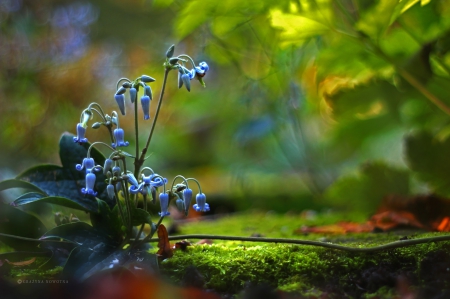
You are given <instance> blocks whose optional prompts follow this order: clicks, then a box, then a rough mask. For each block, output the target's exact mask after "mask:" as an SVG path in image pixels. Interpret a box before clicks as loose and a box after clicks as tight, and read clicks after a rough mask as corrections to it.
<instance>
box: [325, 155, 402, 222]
mask: <svg viewBox="0 0 450 299" xmlns="http://www.w3.org/2000/svg"><path fill="white" fill-rule="evenodd" d="M409 192H410V189H409V172H408V171H406V170H401V169H395V168H391V167H389V166H387V165H385V164H383V163H367V164H364V165H362V166H361V168H360V171H359V173H358V174H357V175H349V176H344V177H342V178H340V179H338V180H337V181H336V182H335V183H334V184H333V185H331V186H330V187H329V188H328V190H326V193H325V199H326V200H327V201H328V202H329V203H330V204H333V205H334V206H337V207H341V208H343V209H350V210H353V211H362V212H367V213H373V212H375V210H376V208H377V207H378V206H379V205H380V203H381V200H382V199H383V197H385V196H386V195H389V194H400V195H408V194H409Z"/></svg>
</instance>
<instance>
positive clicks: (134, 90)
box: [130, 87, 137, 103]
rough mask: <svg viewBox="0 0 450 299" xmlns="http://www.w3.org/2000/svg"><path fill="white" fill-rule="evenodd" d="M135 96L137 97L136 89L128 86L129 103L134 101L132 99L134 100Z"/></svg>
mask: <svg viewBox="0 0 450 299" xmlns="http://www.w3.org/2000/svg"><path fill="white" fill-rule="evenodd" d="M136 97H137V90H136V88H134V87H131V88H130V99H131V103H134V101H136Z"/></svg>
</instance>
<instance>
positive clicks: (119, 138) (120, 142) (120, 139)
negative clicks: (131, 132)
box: [111, 128, 130, 148]
mask: <svg viewBox="0 0 450 299" xmlns="http://www.w3.org/2000/svg"><path fill="white" fill-rule="evenodd" d="M114 138H115V139H116V142H115V143H112V144H111V145H112V147H113V148H116V146H128V145H129V144H130V143H129V142H128V141H124V139H125V132H124V131H123V129H122V128H117V129H115V130H114Z"/></svg>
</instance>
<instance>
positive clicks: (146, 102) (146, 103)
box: [141, 96, 150, 120]
mask: <svg viewBox="0 0 450 299" xmlns="http://www.w3.org/2000/svg"><path fill="white" fill-rule="evenodd" d="M141 105H142V111H143V112H144V119H145V120H147V119H149V118H150V98H149V96H143V97H142V98H141Z"/></svg>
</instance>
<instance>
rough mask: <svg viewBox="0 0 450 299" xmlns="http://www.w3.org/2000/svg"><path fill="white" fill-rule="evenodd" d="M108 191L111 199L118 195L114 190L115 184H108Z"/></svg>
mask: <svg viewBox="0 0 450 299" xmlns="http://www.w3.org/2000/svg"><path fill="white" fill-rule="evenodd" d="M106 193H108V196H109V198H110V199H112V200H114V197H115V196H116V193H115V192H114V185H112V184H109V185H108V186H106Z"/></svg>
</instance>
